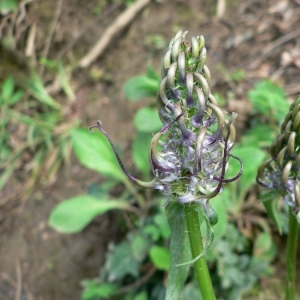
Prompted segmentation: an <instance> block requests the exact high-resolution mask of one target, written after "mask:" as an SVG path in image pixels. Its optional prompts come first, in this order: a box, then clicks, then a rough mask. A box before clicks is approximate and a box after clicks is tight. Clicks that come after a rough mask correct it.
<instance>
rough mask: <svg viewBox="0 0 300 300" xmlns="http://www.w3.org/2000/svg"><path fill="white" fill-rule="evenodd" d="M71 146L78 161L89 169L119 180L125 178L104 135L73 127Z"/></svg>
mask: <svg viewBox="0 0 300 300" xmlns="http://www.w3.org/2000/svg"><path fill="white" fill-rule="evenodd" d="M71 136H72V140H73V147H74V150H75V153H76V155H77V157H78V158H79V160H80V162H81V163H82V164H83V165H84V166H85V167H87V168H89V169H91V170H95V171H98V172H100V173H102V174H103V175H106V176H110V177H112V178H114V179H118V180H120V181H123V182H124V181H125V180H127V178H126V175H125V174H124V173H123V171H122V169H121V167H120V166H119V163H118V161H117V159H116V157H115V154H114V152H113V150H112V149H111V146H110V144H109V142H108V141H107V139H106V137H105V136H104V135H103V134H102V133H100V132H95V133H94V134H91V133H90V132H89V131H88V130H87V129H83V128H81V129H73V130H72V132H71Z"/></svg>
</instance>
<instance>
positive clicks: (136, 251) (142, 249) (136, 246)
mask: <svg viewBox="0 0 300 300" xmlns="http://www.w3.org/2000/svg"><path fill="white" fill-rule="evenodd" d="M131 248H132V253H133V255H134V257H135V258H136V259H137V260H138V261H140V262H141V261H142V260H143V259H144V258H145V257H146V255H147V253H148V250H149V241H148V240H147V239H146V238H145V237H144V236H142V235H141V234H137V235H135V236H134V238H133V240H132V242H131Z"/></svg>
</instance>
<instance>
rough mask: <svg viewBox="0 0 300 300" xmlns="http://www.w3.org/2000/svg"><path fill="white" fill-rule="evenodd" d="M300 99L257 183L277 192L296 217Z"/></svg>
mask: <svg viewBox="0 0 300 300" xmlns="http://www.w3.org/2000/svg"><path fill="white" fill-rule="evenodd" d="M299 145H300V97H298V98H297V99H296V101H295V102H294V103H292V104H291V106H290V109H289V112H288V113H287V115H286V117H285V119H284V121H283V123H282V125H281V128H280V135H279V136H278V137H277V138H276V141H275V142H274V143H273V144H272V145H271V147H270V150H269V152H270V155H271V158H270V159H268V160H266V161H265V162H263V163H262V165H261V166H260V168H259V170H258V174H257V182H258V183H260V184H261V185H263V186H265V187H268V188H270V189H273V190H276V191H277V192H278V193H280V194H281V195H282V196H283V197H284V201H285V202H286V203H287V204H288V205H289V206H290V207H291V208H292V209H293V211H294V213H295V214H298V213H299V209H300V184H299V182H300V146H299Z"/></svg>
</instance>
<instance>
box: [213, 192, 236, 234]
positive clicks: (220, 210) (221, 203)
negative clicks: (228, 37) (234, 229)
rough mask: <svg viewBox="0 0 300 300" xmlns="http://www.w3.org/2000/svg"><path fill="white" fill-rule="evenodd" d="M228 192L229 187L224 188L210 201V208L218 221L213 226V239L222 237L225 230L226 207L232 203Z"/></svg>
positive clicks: (226, 223)
mask: <svg viewBox="0 0 300 300" xmlns="http://www.w3.org/2000/svg"><path fill="white" fill-rule="evenodd" d="M230 192H231V191H230V190H229V189H225V190H224V191H223V192H222V193H221V194H219V195H218V196H217V197H215V198H214V199H213V200H212V201H210V204H211V206H212V208H213V209H214V210H215V211H216V213H217V215H218V223H217V224H216V225H215V226H214V234H215V236H214V238H215V240H218V239H220V238H222V237H223V236H224V235H225V234H226V231H227V225H228V209H229V207H230V206H231V205H232V202H231V201H230V199H231V197H232V196H231V194H230Z"/></svg>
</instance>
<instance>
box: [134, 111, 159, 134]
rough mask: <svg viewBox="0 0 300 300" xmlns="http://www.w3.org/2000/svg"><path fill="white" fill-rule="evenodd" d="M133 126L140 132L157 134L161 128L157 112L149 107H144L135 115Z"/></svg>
mask: <svg viewBox="0 0 300 300" xmlns="http://www.w3.org/2000/svg"><path fill="white" fill-rule="evenodd" d="M134 124H135V126H136V128H137V130H139V131H141V132H157V131H159V130H161V129H162V127H163V124H162V122H161V120H160V119H159V116H158V112H157V110H156V109H153V108H150V107H144V108H142V109H140V110H139V111H138V112H137V113H136V115H135V116H134Z"/></svg>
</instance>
